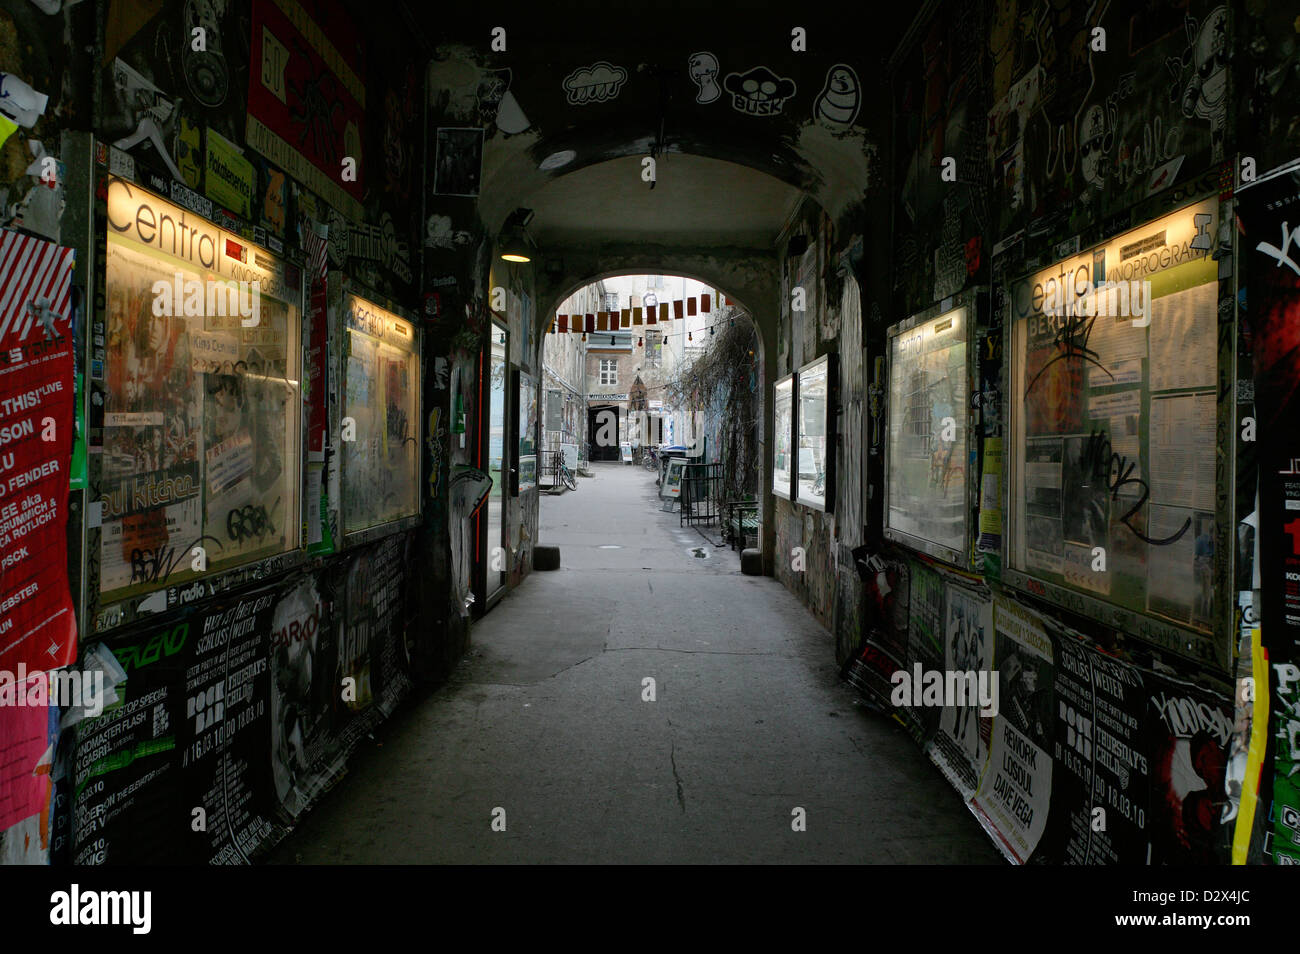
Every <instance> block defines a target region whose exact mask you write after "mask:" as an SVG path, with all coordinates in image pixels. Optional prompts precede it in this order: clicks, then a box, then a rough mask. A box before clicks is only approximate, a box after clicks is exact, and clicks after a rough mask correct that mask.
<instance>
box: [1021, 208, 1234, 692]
mask: <svg viewBox="0 0 1300 954" xmlns="http://www.w3.org/2000/svg"><path fill="white" fill-rule="evenodd" d="M1205 209H1208V210H1210V211H1212V212H1213V218H1212V219H1211V220H1210V221H1205V222H1201V221H1197V220H1195V219H1194V217H1195V216H1196V215H1198V214H1202V213H1203V210H1205ZM1231 209H1232V203H1231V200H1230V199H1229V200H1227V201H1225V200H1224V196H1223V194H1222V193H1219V192H1211V193H1199V194H1196V196H1195V197H1194V198H1190V199H1189V200H1188V201H1186V202H1183V203H1180V204H1179V205H1178V206H1177V207H1176V208H1174V209H1172V210H1169V211H1164V212H1161V213H1160V214H1158V215H1156V216H1154V217H1153V218H1150V219H1147V220H1146V221H1145V222H1141V223H1138V224H1136V225H1131V226H1130V227H1128V228H1126V229H1123V230H1119V231H1113V232H1110V233H1108V234H1106V236H1105V237H1104V238H1102V239H1101V240H1099V241H1096V242H1093V243H1091V244H1089V245H1087V246H1084V247H1081V248H1079V249H1078V251H1076V252H1073V253H1071V254H1070V255H1066V256H1064V257H1055V256H1053V260H1052V261H1049V262H1047V263H1045V264H1043V265H1040V266H1039V267H1037V268H1035V269H1033V270H1032V271H1029V272H1024V271H1018V272H1017V273H1015V274H1011V275H1008V276H1007V277H1006V279H1005V282H1004V290H1005V293H1006V309H1007V312H1006V316H1005V318H1004V320H1003V323H1002V329H1001V333H1002V336H1003V355H1004V360H1003V364H1002V373H1001V381H1000V387H1001V393H1002V395H1003V398H1004V402H1005V403H1004V406H1003V420H1004V423H1005V427H1006V437H1005V438H1004V442H1005V446H1004V450H1003V486H1002V506H1003V519H1004V521H1005V525H1004V532H1003V535H1002V549H1001V558H1002V570H1001V580H1002V583H1003V584H1004V585H1005V586H1007V587H1008V588H1010V589H1013V590H1017V591H1019V592H1021V593H1025V594H1028V595H1030V596H1032V597H1034V598H1036V599H1038V600H1040V601H1043V602H1046V603H1049V604H1052V605H1053V606H1056V607H1059V608H1061V609H1063V610H1066V611H1068V612H1071V613H1074V614H1076V615H1078V616H1081V617H1085V618H1089V619H1093V620H1096V621H1097V622H1099V623H1101V624H1102V625H1104V626H1107V627H1110V628H1113V629H1114V630H1118V631H1119V632H1122V633H1123V634H1124V635H1125V636H1128V637H1133V638H1135V639H1137V640H1138V641H1140V642H1141V643H1143V644H1145V645H1147V646H1148V647H1150V648H1152V649H1156V650H1161V651H1165V652H1169V653H1171V654H1173V655H1176V656H1179V657H1181V658H1183V659H1184V660H1188V661H1193V662H1196V663H1199V664H1202V665H1208V666H1210V667H1211V668H1213V669H1214V670H1216V671H1217V675H1219V676H1220V677H1224V678H1226V677H1227V676H1228V675H1229V674H1230V673H1231V666H1232V661H1233V655H1234V651H1233V646H1234V626H1233V622H1234V621H1233V607H1234V606H1235V603H1236V601H1235V599H1233V598H1231V595H1232V594H1231V593H1230V591H1231V581H1232V579H1233V576H1232V574H1233V563H1234V562H1235V551H1236V546H1235V523H1236V518H1235V513H1234V506H1233V501H1234V500H1235V486H1234V484H1235V479H1236V456H1235V455H1236V440H1235V435H1236V433H1237V423H1236V417H1237V395H1236V386H1235V382H1236V363H1237V355H1236V341H1237V319H1236V307H1235V299H1236V284H1235V283H1236V276H1235V269H1234V266H1233V255H1232V254H1231V248H1230V247H1229V248H1227V250H1226V251H1227V253H1226V254H1225V243H1224V241H1223V229H1224V228H1225V227H1226V226H1225V222H1224V216H1225V214H1226V215H1227V216H1228V219H1229V221H1228V225H1229V226H1230V224H1231V221H1232V219H1231V216H1232V212H1231ZM1198 210H1202V212H1198ZM1180 216H1186V217H1188V218H1189V220H1191V221H1192V222H1193V225H1192V230H1191V234H1192V236H1193V238H1192V239H1191V240H1189V241H1197V242H1199V243H1201V244H1202V245H1203V246H1204V247H1203V248H1202V249H1198V252H1201V253H1203V254H1200V255H1199V259H1200V260H1201V264H1202V266H1203V267H1205V268H1206V269H1207V270H1208V269H1209V268H1211V267H1213V271H1214V277H1213V278H1211V279H1210V280H1208V281H1202V282H1196V283H1194V284H1191V285H1189V286H1188V288H1199V287H1201V286H1213V292H1214V298H1215V308H1214V313H1215V321H1216V324H1217V327H1216V328H1215V329H1214V333H1215V345H1214V355H1215V368H1214V371H1213V388H1214V390H1213V392H1212V393H1213V395H1214V400H1215V409H1214V433H1215V444H1214V448H1213V449H1211V451H1210V453H1211V454H1213V457H1214V460H1213V464H1212V466H1213V470H1214V492H1213V508H1212V510H1211V511H1210V512H1211V513H1212V514H1213V528H1212V531H1211V538H1212V541H1213V564H1212V568H1211V580H1212V600H1213V603H1212V608H1211V610H1210V613H1209V620H1208V626H1206V627H1195V626H1192V625H1189V624H1186V623H1184V622H1183V621H1181V620H1177V619H1174V618H1171V617H1169V616H1167V615H1164V614H1161V613H1158V612H1152V611H1151V610H1150V609H1149V608H1148V609H1145V610H1136V609H1133V608H1131V607H1127V606H1122V605H1120V604H1118V603H1116V602H1114V601H1112V600H1110V599H1108V598H1106V596H1105V595H1102V594H1098V593H1094V592H1088V591H1085V590H1083V589H1081V588H1078V587H1075V586H1072V585H1070V584H1069V583H1066V582H1063V581H1058V580H1053V579H1051V578H1049V577H1048V576H1046V575H1044V574H1043V573H1041V572H1036V571H1034V570H1029V569H1024V568H1022V567H1021V566H1013V565H1012V562H1011V556H1012V547H1013V540H1014V539H1015V537H1016V534H1017V530H1018V527H1017V523H1018V515H1017V513H1016V511H1015V506H1016V492H1015V488H1016V487H1017V485H1018V483H1019V480H1020V476H1021V475H1020V470H1021V468H1022V466H1023V462H1022V461H1021V460H1020V459H1019V458H1020V457H1021V456H1022V455H1021V453H1020V452H1019V450H1018V449H1017V446H1016V437H1017V427H1018V422H1019V420H1020V416H1021V415H1023V414H1024V413H1025V412H1024V409H1023V401H1015V400H1012V387H1013V380H1014V375H1015V374H1016V367H1017V364H1016V362H1017V360H1018V356H1017V355H1016V354H1015V344H1016V339H1015V332H1016V326H1017V323H1018V322H1019V321H1021V320H1024V318H1025V314H1020V313H1019V312H1020V311H1022V310H1023V309H1022V308H1021V307H1019V306H1018V299H1017V297H1016V294H1017V290H1020V292H1021V293H1022V294H1021V300H1023V299H1024V295H1023V292H1024V289H1025V287H1026V285H1028V286H1029V288H1030V289H1031V295H1032V294H1036V293H1035V292H1033V291H1032V289H1033V286H1034V279H1035V278H1036V277H1041V276H1043V275H1045V274H1046V273H1047V272H1049V271H1052V270H1057V271H1058V272H1060V271H1061V270H1062V269H1063V268H1064V267H1065V266H1067V265H1069V264H1071V263H1074V262H1077V261H1078V260H1079V259H1082V258H1085V257H1090V258H1092V259H1093V260H1094V261H1096V256H1099V255H1101V254H1102V253H1103V252H1104V251H1105V250H1106V249H1107V247H1108V246H1116V245H1121V246H1122V245H1123V240H1125V239H1129V238H1132V239H1133V240H1134V242H1140V241H1141V240H1142V238H1143V237H1144V236H1148V235H1149V234H1161V233H1162V232H1163V230H1162V229H1161V228H1160V226H1162V225H1166V227H1168V224H1169V223H1170V222H1171V221H1174V220H1177V218H1178V217H1180ZM1130 244H1131V243H1130ZM1161 254H1163V253H1161ZM1171 260H1172V259H1171ZM1192 261H1193V259H1190V258H1189V259H1187V260H1186V261H1184V262H1179V263H1176V264H1172V265H1168V266H1161V267H1160V268H1159V269H1158V270H1157V271H1156V272H1155V273H1154V274H1157V275H1158V274H1159V272H1160V271H1165V270H1167V269H1171V268H1174V267H1178V266H1179V265H1185V264H1188V263H1190V262H1192ZM1107 264H1110V263H1109V262H1108V263H1107ZM1092 275H1095V265H1094V271H1093V273H1092ZM1089 277H1090V278H1091V277H1092V276H1091V275H1090V276H1089ZM1105 277H1107V278H1109V277H1111V273H1110V270H1109V268H1108V269H1107V274H1106V276H1105ZM1116 277H1118V278H1119V280H1124V278H1123V274H1122V273H1121V275H1119V276H1116ZM1182 290H1187V289H1182ZM1153 294H1154V295H1155V296H1156V297H1163V296H1162V295H1161V294H1160V293H1159V292H1158V291H1156V290H1155V289H1153ZM1035 307H1036V306H1035V305H1034V304H1033V302H1032V297H1031V299H1030V304H1029V311H1028V312H1027V314H1028V313H1032V312H1033V309H1034V308H1035ZM1147 307H1149V303H1148V306H1147ZM1148 317H1149V315H1148ZM1156 324H1157V323H1156V321H1154V320H1153V321H1152V322H1151V324H1150V326H1149V328H1155V327H1156ZM1148 347H1149V346H1148ZM1063 350H1065V351H1070V350H1075V349H1072V348H1071V347H1070V346H1069V345H1068V343H1067V344H1066V345H1065V346H1064V347H1063ZM1143 365H1144V367H1145V370H1144V371H1143V374H1142V379H1141V384H1140V388H1141V391H1142V392H1143V393H1145V394H1146V395H1147V396H1146V398H1145V404H1146V405H1147V406H1149V405H1150V403H1151V396H1150V388H1149V380H1150V359H1149V358H1147V359H1144V361H1143ZM1085 390H1087V389H1085ZM1190 392H1191V389H1186V391H1179V392H1178V393H1177V394H1176V395H1174V396H1188V394H1190ZM1147 454H1149V451H1147V452H1146V453H1145V454H1144V456H1146V455H1147ZM1143 463H1144V464H1147V465H1149V461H1144V462H1143ZM1124 466H1125V468H1127V466H1128V464H1127V462H1126V463H1125V464H1124ZM1138 473H1140V474H1141V473H1149V470H1147V469H1145V468H1144V469H1143V470H1141V471H1138ZM1113 474H1114V461H1113V458H1112V462H1111V471H1110V475H1112V476H1113ZM1108 479H1109V478H1108ZM1121 479H1122V473H1121ZM1144 482H1145V481H1144ZM1139 492H1140V491H1139ZM1062 493H1064V488H1062ZM1123 499H1124V498H1118V499H1115V498H1113V497H1112V505H1115V504H1117V503H1118V502H1120V501H1122V500H1123ZM1129 506H1131V504H1130V505H1129ZM1127 510H1128V507H1124V508H1123V510H1122V511H1121V512H1126V511H1127ZM1146 510H1147V513H1149V512H1150V502H1149V501H1148V503H1147V506H1146ZM1143 516H1144V517H1145V515H1143ZM1146 528H1147V530H1150V529H1151V528H1150V524H1147V525H1146ZM1189 532H1195V525H1193V527H1192V528H1191V529H1190V530H1189ZM1148 535H1150V534H1148ZM1149 549H1150V548H1149V547H1148V550H1149Z"/></svg>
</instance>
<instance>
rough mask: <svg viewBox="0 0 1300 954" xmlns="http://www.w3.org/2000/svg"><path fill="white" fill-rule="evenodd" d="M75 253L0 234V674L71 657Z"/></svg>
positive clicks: (74, 645) (73, 647) (74, 643)
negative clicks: (69, 539) (69, 540)
mask: <svg viewBox="0 0 1300 954" xmlns="http://www.w3.org/2000/svg"><path fill="white" fill-rule="evenodd" d="M71 288H72V249H68V248H60V247H59V246H58V245H55V244H54V243H52V242H46V241H43V240H41V239H36V238H28V237H26V236H23V235H19V234H18V233H16V232H10V231H8V230H5V229H0V670H4V671H8V672H14V671H15V670H17V668H18V665H19V663H24V664H26V667H27V669H29V670H49V669H56V668H58V667H59V666H66V665H68V664H69V663H71V662H73V661H74V660H75V659H76V658H77V620H76V614H75V612H74V610H73V607H72V597H71V595H70V593H69V592H68V555H67V519H68V515H67V509H66V508H67V503H68V467H69V464H70V462H71V458H72V438H73V430H74V426H75V425H74V421H73V411H74V407H75V400H74V387H73V358H72V317H71Z"/></svg>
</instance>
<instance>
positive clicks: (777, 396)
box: [772, 374, 795, 500]
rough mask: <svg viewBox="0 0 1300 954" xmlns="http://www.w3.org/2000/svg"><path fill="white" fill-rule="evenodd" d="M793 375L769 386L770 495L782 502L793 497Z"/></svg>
mask: <svg viewBox="0 0 1300 954" xmlns="http://www.w3.org/2000/svg"><path fill="white" fill-rule="evenodd" d="M794 464H795V462H794V375H793V374H788V375H786V376H785V377H784V378H782V379H781V380H779V381H777V382H776V384H775V385H773V387H772V493H774V494H776V495H777V496H778V497H784V498H785V499H786V500H790V499H792V497H793V496H794V488H793V486H792V484H791V476H792V475H793V473H794Z"/></svg>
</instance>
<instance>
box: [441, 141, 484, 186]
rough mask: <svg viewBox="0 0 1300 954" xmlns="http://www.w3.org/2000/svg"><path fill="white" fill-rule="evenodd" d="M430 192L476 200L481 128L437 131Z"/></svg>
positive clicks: (481, 161) (480, 152)
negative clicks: (435, 156) (434, 165)
mask: <svg viewBox="0 0 1300 954" xmlns="http://www.w3.org/2000/svg"><path fill="white" fill-rule="evenodd" d="M435 161H436V163H437V165H436V167H435V169H434V178H433V191H434V192H435V193H436V194H437V195H463V196H470V197H473V196H477V195H478V184H479V175H480V174H481V172H482V167H483V130H482V129H481V128H461V129H439V130H438V139H437V158H436V160H435Z"/></svg>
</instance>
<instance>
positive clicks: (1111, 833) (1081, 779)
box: [1041, 621, 1151, 865]
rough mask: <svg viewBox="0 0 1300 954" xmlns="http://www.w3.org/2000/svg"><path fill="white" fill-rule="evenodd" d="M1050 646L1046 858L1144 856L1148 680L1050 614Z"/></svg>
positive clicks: (1123, 860) (1131, 859)
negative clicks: (1052, 660) (1051, 713)
mask: <svg viewBox="0 0 1300 954" xmlns="http://www.w3.org/2000/svg"><path fill="white" fill-rule="evenodd" d="M1048 626H1049V630H1050V631H1051V634H1052V637H1053V639H1052V643H1053V649H1054V650H1055V678H1054V679H1053V683H1052V690H1053V694H1054V695H1055V697H1056V711H1055V716H1054V718H1053V720H1052V726H1051V729H1050V732H1051V740H1052V746H1053V749H1054V751H1053V759H1054V763H1055V764H1054V765H1053V768H1052V800H1051V811H1050V815H1049V817H1048V828H1047V832H1046V833H1045V834H1044V835H1043V838H1042V842H1041V844H1042V851H1043V854H1044V857H1045V860H1050V861H1052V862H1054V863H1058V864H1079V865H1091V864H1145V863H1146V861H1147V828H1148V822H1149V807H1148V804H1147V796H1148V792H1149V787H1150V784H1149V779H1150V776H1151V767H1150V765H1149V762H1148V758H1147V754H1146V746H1145V741H1144V739H1143V733H1142V714H1143V713H1145V712H1146V706H1147V698H1146V688H1145V686H1144V685H1143V681H1142V675H1141V674H1140V673H1139V672H1138V670H1137V669H1136V668H1134V667H1133V666H1130V665H1128V664H1127V663H1123V662H1120V661H1119V660H1118V659H1115V658H1113V657H1111V656H1107V655H1105V654H1104V653H1101V652H1098V651H1097V650H1095V649H1093V648H1092V647H1090V646H1088V645H1086V644H1085V643H1084V642H1083V641H1082V640H1080V639H1078V638H1077V637H1076V636H1074V635H1073V634H1072V633H1068V632H1064V631H1061V630H1060V629H1058V628H1057V627H1054V626H1052V624H1051V623H1050V621H1048Z"/></svg>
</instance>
